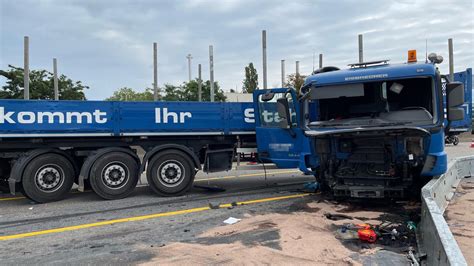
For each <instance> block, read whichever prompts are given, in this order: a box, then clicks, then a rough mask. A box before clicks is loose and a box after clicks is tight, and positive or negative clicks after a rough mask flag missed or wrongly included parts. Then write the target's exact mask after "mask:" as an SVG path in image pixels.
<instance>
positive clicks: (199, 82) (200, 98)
mask: <svg viewBox="0 0 474 266" xmlns="http://www.w3.org/2000/svg"><path fill="white" fill-rule="evenodd" d="M198 101H200V102H201V101H202V79H201V64H199V65H198Z"/></svg>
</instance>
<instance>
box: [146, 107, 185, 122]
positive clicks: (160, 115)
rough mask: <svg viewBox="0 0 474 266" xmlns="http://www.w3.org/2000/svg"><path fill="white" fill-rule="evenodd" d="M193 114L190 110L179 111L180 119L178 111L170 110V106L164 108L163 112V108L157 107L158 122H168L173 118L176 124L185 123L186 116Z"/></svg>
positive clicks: (156, 116) (156, 119)
mask: <svg viewBox="0 0 474 266" xmlns="http://www.w3.org/2000/svg"><path fill="white" fill-rule="evenodd" d="M192 116H193V115H192V114H191V113H190V112H179V120H178V113H176V112H169V111H168V108H163V113H162V112H161V108H155V123H157V124H161V123H163V124H168V119H169V118H171V119H173V122H172V123H174V124H177V123H179V124H184V123H185V120H186V117H188V118H191V117H192Z"/></svg>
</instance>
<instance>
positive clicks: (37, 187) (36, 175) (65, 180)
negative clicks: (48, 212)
mask: <svg viewBox="0 0 474 266" xmlns="http://www.w3.org/2000/svg"><path fill="white" fill-rule="evenodd" d="M74 175H75V173H74V167H73V165H72V164H71V162H70V161H69V160H68V159H67V158H65V157H64V156H61V155H59V154H55V153H46V154H42V155H40V156H38V157H36V158H34V159H33V160H32V161H31V162H29V163H28V164H27V165H26V167H25V169H24V171H23V177H22V180H21V182H22V187H23V193H24V194H25V196H26V197H28V198H29V199H31V200H33V201H36V202H39V203H45V202H51V201H57V200H61V199H63V198H64V197H65V196H66V194H67V193H68V192H69V191H70V190H71V187H72V184H73V183H74Z"/></svg>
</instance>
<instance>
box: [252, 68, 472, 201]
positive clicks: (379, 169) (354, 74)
mask: <svg viewBox="0 0 474 266" xmlns="http://www.w3.org/2000/svg"><path fill="white" fill-rule="evenodd" d="M387 61H388V60H385V61H376V62H367V63H360V64H352V65H350V68H349V69H347V70H339V69H337V68H335V67H326V68H322V69H319V70H317V71H315V72H314V73H313V74H312V75H311V76H309V77H308V78H307V79H306V81H305V83H304V85H303V87H302V88H301V91H300V93H299V94H298V95H297V93H296V92H295V91H294V90H293V89H271V90H264V91H258V92H256V93H255V95H254V97H255V98H254V101H255V102H256V103H258V104H256V109H257V113H258V114H259V115H257V116H256V118H257V119H256V131H257V145H258V150H259V157H260V158H261V160H262V161H264V162H265V161H269V162H273V163H275V164H276V165H277V166H278V167H299V168H300V169H301V170H302V171H304V172H305V173H307V174H313V175H315V176H316V178H317V180H318V181H319V182H320V184H321V185H322V186H323V187H325V188H327V189H330V190H331V191H332V192H333V193H334V195H335V196H339V197H354V198H405V197H408V196H410V195H417V194H418V193H419V191H420V188H421V186H422V185H423V184H424V183H425V182H426V181H427V180H429V179H431V178H432V177H434V176H438V175H441V174H443V173H445V172H446V169H447V156H446V153H445V151H444V129H445V127H446V126H449V123H450V121H456V120H460V119H463V116H464V111H463V109H462V108H460V106H461V105H462V104H463V103H464V96H463V93H464V90H463V84H462V83H459V82H450V83H447V85H446V98H447V101H446V105H447V106H443V105H444V104H443V89H442V85H441V78H442V77H441V75H440V73H439V72H438V70H437V67H436V65H435V64H434V63H408V64H397V65H393V64H388V62H387ZM257 105H258V106H257ZM444 108H446V109H447V121H448V122H447V123H448V125H446V122H445V113H444ZM461 109H462V110H461ZM266 113H273V114H274V115H272V116H268V115H265V114H266ZM269 117H270V118H271V119H269Z"/></svg>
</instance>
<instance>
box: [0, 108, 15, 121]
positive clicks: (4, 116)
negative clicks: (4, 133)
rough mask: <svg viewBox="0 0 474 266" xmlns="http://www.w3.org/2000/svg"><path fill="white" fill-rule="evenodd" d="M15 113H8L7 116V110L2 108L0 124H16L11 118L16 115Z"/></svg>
mask: <svg viewBox="0 0 474 266" xmlns="http://www.w3.org/2000/svg"><path fill="white" fill-rule="evenodd" d="M14 113H15V112H7V113H6V114H5V108H4V107H0V124H5V121H6V122H8V123H10V124H15V121H13V119H12V118H11V116H12V115H13V114H14Z"/></svg>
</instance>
